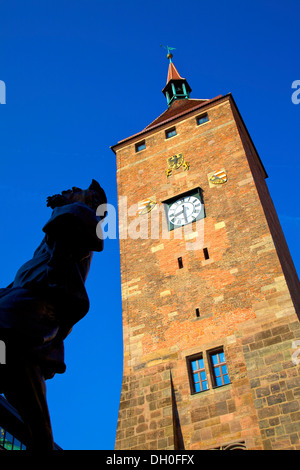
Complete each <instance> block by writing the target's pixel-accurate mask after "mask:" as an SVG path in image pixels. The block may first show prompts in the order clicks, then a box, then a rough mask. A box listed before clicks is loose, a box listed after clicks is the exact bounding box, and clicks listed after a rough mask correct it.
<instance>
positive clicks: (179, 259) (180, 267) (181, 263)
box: [178, 258, 183, 269]
mask: <svg viewBox="0 0 300 470" xmlns="http://www.w3.org/2000/svg"><path fill="white" fill-rule="evenodd" d="M178 267H179V269H182V268H183V262H182V258H178Z"/></svg>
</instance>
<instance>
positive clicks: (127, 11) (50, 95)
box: [0, 0, 300, 449]
mask: <svg viewBox="0 0 300 470" xmlns="http://www.w3.org/2000/svg"><path fill="white" fill-rule="evenodd" d="M299 14H300V3H299V1H297V0H294V1H292V0H286V1H285V2H278V1H277V2H274V1H268V0H259V1H258V0H252V1H251V2H250V1H243V2H241V1H237V0H227V1H222V0H216V1H214V2H200V1H199V0H186V1H185V2H182V1H180V2H179V1H177V0H174V1H173V2H170V1H166V0H159V1H157V0H152V1H149V0H144V1H143V2H138V1H137V0H128V1H126V2H124V1H120V0H110V1H109V2H107V1H103V0H80V1H79V0H72V1H71V0H52V1H48V0H43V1H38V0H36V1H34V0H27V1H26V2H24V1H18V0H9V1H8V0H6V1H5V0H0V51H1V53H0V80H3V81H4V82H5V84H6V104H5V105H2V106H0V126H1V132H0V198H1V201H2V204H0V220H1V230H0V258H1V260H2V263H1V265H2V269H1V270H0V286H1V287H5V286H6V285H8V284H9V283H10V282H11V281H12V279H13V278H14V275H15V272H16V271H17V269H18V268H19V266H20V265H21V264H22V263H23V262H25V261H26V260H27V259H29V258H30V257H31V256H32V254H33V251H34V250H35V248H36V247H37V245H38V244H39V243H40V241H41V239H42V236H43V234H42V231H41V229H42V226H43V225H44V223H45V222H46V221H47V219H48V218H49V216H50V213H51V211H50V209H49V208H47V207H46V204H45V201H46V197H47V196H48V195H52V194H55V193H57V192H60V191H61V190H62V189H66V188H69V187H71V186H74V185H75V186H79V187H86V186H88V185H89V184H90V182H91V179H92V178H95V179H97V180H99V182H100V184H102V185H103V187H104V188H105V190H106V193H107V196H108V199H109V202H110V203H111V204H113V205H115V206H116V204H117V188H116V164H115V156H114V154H113V152H112V151H111V149H110V146H111V145H114V144H115V143H116V142H117V141H119V140H122V139H123V138H125V137H127V136H129V135H132V134H135V133H136V132H139V131H140V130H142V129H143V128H144V127H145V126H146V125H148V124H149V123H150V122H151V121H153V120H154V119H155V118H156V117H157V116H159V115H160V114H161V113H162V112H163V111H164V110H165V109H166V101H165V98H164V96H163V94H162V93H161V90H162V89H163V87H164V86H165V83H166V78H167V68H168V61H167V59H166V51H165V50H164V49H162V48H161V47H160V44H164V45H166V44H167V45H169V46H173V47H175V48H176V51H174V64H175V65H176V67H177V69H178V71H179V73H180V74H181V76H183V77H185V78H187V80H188V82H189V84H190V86H191V88H192V90H193V91H192V94H191V97H192V98H213V97H215V96H217V95H219V94H227V93H229V92H231V93H232V94H233V97H234V99H235V101H236V103H237V105H238V108H239V110H240V112H241V114H242V116H243V119H244V121H245V123H246V126H247V128H248V130H249V132H250V134H251V136H252V139H253V141H254V144H255V146H256V148H257V150H258V153H259V155H260V157H261V159H262V161H263V163H264V166H265V168H266V170H267V173H268V175H269V178H268V180H267V182H268V186H269V189H270V192H271V196H272V198H273V201H274V204H275V207H276V209H277V212H278V215H279V218H280V221H281V224H282V227H283V230H284V233H285V236H286V239H287V242H288V245H289V248H290V251H291V253H292V256H293V259H294V263H295V265H296V268H297V270H298V272H299V269H300V250H299V229H300V212H299V196H298V193H299V189H298V188H299V173H300V163H299V146H300V144H299V123H300V104H299V105H296V104H293V102H292V100H291V97H292V93H293V91H295V90H293V89H292V83H293V81H295V80H300V71H299ZM87 289H88V293H89V296H90V301H91V308H90V311H89V313H88V315H87V316H86V317H85V318H84V319H83V320H82V321H81V322H80V323H79V324H78V325H77V326H76V327H75V328H74V330H73V332H72V334H71V335H70V336H69V338H68V339H67V340H66V363H67V371H66V373H65V374H63V375H60V376H58V375H57V376H56V377H55V378H54V379H53V380H51V381H48V382H47V390H48V403H49V409H50V414H51V419H52V425H53V431H54V437H55V440H56V442H57V443H58V444H59V445H61V446H62V447H63V448H64V449H113V447H114V439H115V431H116V424H117V415H118V406H119V398H120V390H121V381H122V354H123V352H122V347H123V345H122V319H121V316H122V314H121V290H120V263H119V243H118V240H107V241H106V243H105V250H104V252H103V253H101V254H95V256H94V260H93V264H92V269H91V272H90V275H89V278H88V281H87Z"/></svg>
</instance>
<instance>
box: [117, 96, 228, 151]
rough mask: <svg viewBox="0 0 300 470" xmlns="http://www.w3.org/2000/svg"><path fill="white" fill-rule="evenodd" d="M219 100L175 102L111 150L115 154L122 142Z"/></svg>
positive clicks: (217, 97)
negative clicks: (116, 148)
mask: <svg viewBox="0 0 300 470" xmlns="http://www.w3.org/2000/svg"><path fill="white" fill-rule="evenodd" d="M220 98H222V95H218V96H216V97H215V98H212V99H210V100H208V99H207V100H192V99H183V100H175V101H174V102H173V103H172V104H171V106H170V107H169V108H168V109H167V110H166V111H164V112H163V113H162V114H161V115H160V116H158V118H156V119H155V120H154V121H153V122H151V123H150V124H149V125H148V126H147V127H145V128H144V129H143V130H142V131H140V132H138V133H137V134H133V135H131V136H130V137H127V138H126V139H123V140H121V141H119V142H118V143H117V144H116V145H113V146H112V147H111V148H112V150H113V151H114V152H115V150H114V148H115V147H116V146H117V145H119V144H122V143H123V142H126V141H128V140H130V139H132V138H135V137H137V136H139V135H142V134H144V133H145V132H147V131H148V130H150V129H152V128H155V127H158V126H160V125H162V124H164V123H167V122H168V121H172V120H173V119H175V118H177V117H180V116H182V115H184V114H186V113H188V112H189V111H193V110H196V109H198V108H201V107H202V106H205V105H207V104H209V103H212V102H214V101H216V100H218V99H220Z"/></svg>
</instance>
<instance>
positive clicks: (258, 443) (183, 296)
mask: <svg viewBox="0 0 300 470" xmlns="http://www.w3.org/2000/svg"><path fill="white" fill-rule="evenodd" d="M205 111H207V112H208V115H209V122H207V123H205V124H202V125H201V126H197V125H196V119H195V118H196V116H197V115H198V114H200V112H199V111H197V110H194V111H190V112H189V114H188V115H186V116H181V117H180V119H178V120H177V121H176V119H175V120H173V121H172V122H171V123H168V125H165V126H164V125H162V126H161V127H159V128H156V129H153V130H152V131H151V130H149V131H148V132H145V134H144V135H142V136H138V137H136V138H133V139H131V140H127V141H124V142H123V143H122V144H120V145H119V146H116V147H115V151H116V156H117V179H118V191H119V197H124V196H126V197H127V200H126V203H127V207H128V208H130V207H131V206H132V205H133V204H138V202H140V201H142V200H144V199H145V198H148V197H150V198H152V199H153V200H155V201H156V202H157V205H156V207H155V208H154V209H153V210H152V211H151V212H150V215H151V216H152V217H154V216H155V215H158V214H159V209H160V205H159V204H160V203H161V202H162V201H165V200H167V199H169V198H171V197H173V196H176V195H180V194H181V193H184V192H186V191H188V190H190V189H192V188H195V187H200V188H201V189H202V191H203V200H204V204H205V210H206V217H205V219H204V220H203V221H202V222H201V223H199V224H198V226H197V230H198V232H197V231H196V224H195V223H193V224H190V227H189V228H190V229H191V230H192V231H190V232H189V233H188V234H186V236H185V238H182V239H177V238H176V237H177V236H178V232H179V229H176V230H174V231H172V232H171V233H170V238H169V239H166V238H163V235H165V233H166V232H165V230H166V217H165V215H164V212H163V211H161V214H160V222H161V223H160V233H159V237H157V238H156V239H151V238H150V228H151V226H150V222H149V218H148V217H149V215H148V216H147V215H145V216H143V217H142V216H138V215H137V212H136V209H137V207H136V208H135V209H134V208H133V209H131V210H132V211H133V212H131V216H129V217H128V220H127V221H126V218H125V217H124V213H123V205H122V207H119V211H120V212H119V219H120V231H121V233H122V234H123V238H122V239H121V240H120V253H121V278H122V299H123V331H124V364H123V368H124V372H123V374H124V378H123V386H122V394H121V402H120V414H119V421H118V431H117V439H116V449H171V448H185V449H207V448H215V447H221V446H224V445H226V444H229V443H231V442H245V445H246V447H247V448H249V449H261V448H265V449H269V448H272V449H277V448H294V449H296V448H299V440H298V439H299V431H300V430H299V420H298V406H299V401H298V400H299V399H298V393H299V374H298V372H299V368H298V366H296V365H295V364H293V362H292V360H291V356H292V352H293V349H292V342H293V340H295V339H296V338H297V337H298V336H299V327H298V317H297V315H296V313H295V307H294V306H295V305H297V300H296V298H297V294H298V293H299V281H298V279H297V276H296V274H295V271H294V268H293V265H292V262H291V259H290V255H289V253H288V250H287V247H286V244H285V241H284V240H283V238H284V237H283V235H282V232H281V229H280V225H279V222H278V219H277V218H276V217H275V216H276V212H275V209H274V207H273V205H272V201H271V199H270V197H269V195H268V191H267V187H266V185H265V181H264V170H263V167H262V166H261V164H260V161H259V159H258V157H257V155H256V152H255V149H254V148H253V145H252V144H251V140H250V139H249V136H248V134H247V131H246V129H245V127H244V125H243V123H242V121H241V119H240V116H239V114H238V112H237V110H236V108H235V104H234V102H233V100H232V98H231V97H230V96H226V97H224V98H223V99H219V100H217V101H215V102H214V103H212V104H211V105H209V104H208V105H207V106H206V109H205ZM201 112H203V110H202V111H201ZM174 125H176V130H177V135H176V136H175V137H172V138H171V139H166V138H165V129H167V128H168V127H171V126H174ZM142 139H145V141H146V149H145V150H142V151H141V152H138V153H137V152H136V151H135V143H136V142H137V141H139V140H142ZM177 153H182V154H183V155H184V158H185V161H186V162H188V163H189V165H190V169H189V170H184V169H183V167H180V168H179V169H177V170H174V171H173V172H172V175H171V176H170V177H169V178H167V177H166V174H165V170H166V169H167V158H168V157H170V156H172V155H174V154H177ZM221 168H222V169H225V170H226V172H227V175H228V182H227V183H226V184H223V185H212V184H211V183H210V182H209V176H210V175H211V174H212V173H213V172H214V171H216V170H218V169H221ZM122 204H123V203H122ZM126 224H127V228H128V229H129V231H130V230H131V233H136V234H137V235H138V233H137V232H138V231H140V233H141V234H143V238H138V237H137V236H136V238H135V239H132V238H124V232H125V226H126ZM147 225H148V227H147ZM133 229H135V230H133ZM203 230H204V232H203ZM187 242H188V243H190V244H191V245H190V246H192V244H193V243H195V245H194V246H193V248H197V249H189V250H187ZM204 247H205V248H207V249H208V253H209V259H205V256H204V253H203V248H204ZM279 252H280V253H279ZM179 257H181V258H182V262H183V268H182V269H179V265H178V258H179ZM282 265H284V266H282ZM291 294H292V295H291ZM298 295H299V294H298ZM196 309H198V315H196ZM217 347H223V349H224V352H225V357H226V360H227V365H228V372H229V377H230V382H231V383H230V384H228V385H224V386H223V387H217V388H214V387H213V382H212V381H211V378H210V375H211V374H210V372H209V363H208V362H209V359H208V352H209V351H211V350H213V349H214V348H217ZM198 353H202V354H203V358H204V362H205V367H206V370H207V375H208V381H209V389H208V390H206V391H204V392H201V393H196V394H193V393H191V389H190V381H189V374H188V370H187V359H186V358H187V357H189V356H192V355H194V354H198Z"/></svg>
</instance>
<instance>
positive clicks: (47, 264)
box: [0, 202, 103, 392]
mask: <svg viewBox="0 0 300 470" xmlns="http://www.w3.org/2000/svg"><path fill="white" fill-rule="evenodd" d="M98 224H99V218H98V217H97V216H96V214H95V211H93V210H92V209H90V208H89V207H88V206H87V205H85V204H83V203H80V202H78V203H72V204H68V205H65V206H62V207H57V208H55V209H54V210H53V212H52V215H51V218H50V219H49V221H48V222H47V223H46V225H45V226H44V227H43V232H44V233H45V237H44V239H43V241H42V243H41V244H40V246H39V247H38V248H37V249H36V251H35V253H34V255H33V258H32V259H31V260H29V261H27V262H26V263H25V264H23V266H21V268H20V269H19V270H18V271H17V273H16V277H15V279H14V281H13V282H12V284H11V285H10V286H9V287H7V288H3V289H0V330H1V331H8V330H4V329H7V328H9V329H11V330H9V332H15V333H16V335H15V336H13V337H14V338H15V340H12V346H11V347H12V349H13V350H14V352H15V354H14V357H15V358H16V359H15V360H17V361H19V360H25V361H26V360H28V361H31V362H33V363H35V364H37V365H39V366H40V367H41V371H42V374H43V376H44V377H45V378H46V379H49V378H52V377H53V376H54V375H55V373H64V372H65V369H66V365H65V361H64V339H65V338H66V336H67V335H68V334H69V332H70V331H71V329H72V327H73V326H74V325H75V324H76V323H77V322H78V321H79V320H80V319H82V318H83V317H84V316H85V315H86V313H87V312H88V310H89V298H88V294H87V292H86V289H85V281H86V278H87V275H88V272H89V269H90V264H91V260H92V254H93V251H98V252H99V251H102V250H103V240H102V239H101V237H98V236H97V233H96V227H97V225H98ZM97 232H98V235H99V233H102V232H101V228H100V225H99V226H98V227H97ZM0 392H1V390H0Z"/></svg>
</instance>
